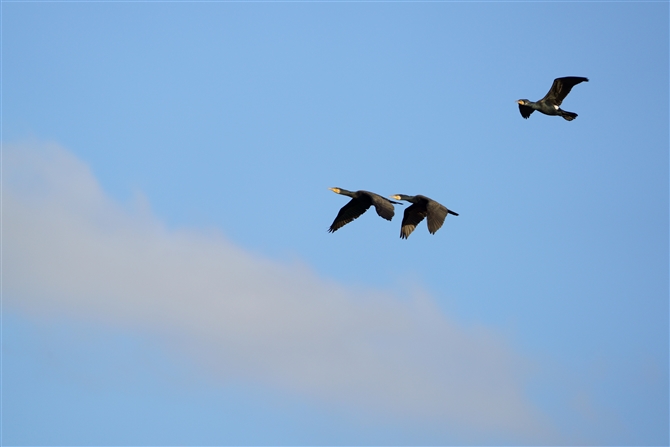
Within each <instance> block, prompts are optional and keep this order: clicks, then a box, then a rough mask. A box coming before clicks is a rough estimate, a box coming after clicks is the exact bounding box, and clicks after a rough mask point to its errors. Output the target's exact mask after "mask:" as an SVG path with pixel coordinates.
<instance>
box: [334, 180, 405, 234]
mask: <svg viewBox="0 0 670 447" xmlns="http://www.w3.org/2000/svg"><path fill="white" fill-rule="evenodd" d="M329 189H330V190H331V191H333V192H334V193H336V194H342V195H345V196H349V197H351V200H350V201H349V203H347V204H346V205H344V206H343V207H342V209H340V212H339V213H337V217H335V220H334V221H333V223H332V225H331V226H330V228H329V229H328V232H329V233H333V232H335V231H337V230H338V229H340V228H342V227H343V226H345V225H346V224H348V223H349V222H351V221H352V220H354V219H356V218H357V217H359V216H360V215H361V214H363V213H364V212H366V211H367V210H368V208H370V207H371V206H372V205H374V206H375V210H376V211H377V214H379V216H381V217H383V218H384V219H386V220H391V219H392V218H393V215H394V214H395V211H394V209H393V204H396V205H402V204H401V203H399V202H394V201H393V200H389V199H387V198H386V197H382V196H380V195H379V194H375V193H373V192H370V191H355V192H352V191H347V190H346V189H342V188H329Z"/></svg>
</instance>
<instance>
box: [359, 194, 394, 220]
mask: <svg viewBox="0 0 670 447" xmlns="http://www.w3.org/2000/svg"><path fill="white" fill-rule="evenodd" d="M366 194H368V195H369V196H370V200H371V201H372V204H373V205H374V206H375V209H376V210H377V214H379V215H380V216H381V217H383V218H384V219H386V220H391V219H393V216H394V215H395V210H394V209H393V204H394V203H395V204H396V205H402V203H400V202H394V201H393V200H389V199H387V198H386V197H382V196H380V195H379V194H375V193H373V192H368V193H366Z"/></svg>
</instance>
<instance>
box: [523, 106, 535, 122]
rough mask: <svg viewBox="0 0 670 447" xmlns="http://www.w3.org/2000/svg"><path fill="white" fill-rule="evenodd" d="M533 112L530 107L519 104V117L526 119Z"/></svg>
mask: <svg viewBox="0 0 670 447" xmlns="http://www.w3.org/2000/svg"><path fill="white" fill-rule="evenodd" d="M534 111H535V110H533V109H532V108H531V107H528V106H524V105H521V104H519V112H521V116H523V117H524V118H526V119H528V117H529V116H530V114H531V113H533V112H534Z"/></svg>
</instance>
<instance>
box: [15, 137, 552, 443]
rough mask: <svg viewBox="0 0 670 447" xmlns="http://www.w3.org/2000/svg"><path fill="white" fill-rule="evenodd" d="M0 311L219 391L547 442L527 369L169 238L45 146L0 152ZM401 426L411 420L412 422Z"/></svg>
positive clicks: (458, 333)
mask: <svg viewBox="0 0 670 447" xmlns="http://www.w3.org/2000/svg"><path fill="white" fill-rule="evenodd" d="M3 171H4V180H3V182H4V185H3V187H4V188H3V257H4V292H5V302H4V303H5V308H9V309H13V310H16V311H21V312H28V313H31V314H41V315H54V316H62V315H69V316H74V317H76V318H85V319H88V320H93V321H97V320H104V321H106V322H108V323H111V324H113V325H117V326H120V327H132V328H134V329H138V328H139V329H141V330H147V331H152V332H154V333H157V334H160V335H161V336H162V337H164V338H165V340H166V343H169V344H170V345H171V346H173V347H174V348H177V349H180V350H182V353H183V354H184V355H188V356H191V358H192V359H193V360H195V361H196V362H197V363H198V364H200V365H201V366H202V367H204V368H206V370H207V371H209V372H210V373H211V374H212V375H213V376H214V377H216V379H217V380H221V381H227V380H230V379H240V378H242V379H247V380H251V381H256V382H261V383H264V384H266V385H268V386H272V387H277V388H278V389H282V390H288V391H290V392H294V393H298V394H299V395H301V396H307V397H309V398H313V399H319V400H324V401H327V402H333V403H335V404H337V405H343V406H347V407H350V408H352V409H353V410H354V411H357V412H360V413H361V414H365V413H368V414H375V415H377V416H379V415H381V417H389V418H399V420H403V421H405V422H407V423H414V422H416V423H419V422H420V423H421V424H426V425H427V426H434V427H437V429H438V430H442V429H443V430H445V431H450V432H453V433H455V434H457V435H458V436H464V437H465V439H471V440H472V441H473V442H481V441H482V440H489V441H490V440H491V439H497V438H496V437H498V436H502V439H510V440H514V442H530V443H539V442H541V443H555V442H557V438H556V437H555V433H554V431H553V430H552V429H551V428H550V427H549V424H547V422H546V421H545V420H544V418H543V417H541V416H540V415H539V413H538V410H537V408H535V407H534V406H533V405H532V403H530V402H529V400H528V399H527V398H526V397H525V393H524V384H525V380H526V374H527V372H528V367H527V365H526V363H525V362H524V361H523V360H522V359H521V358H520V357H519V356H517V355H516V354H515V353H514V352H513V351H512V349H511V348H510V347H509V346H508V345H507V343H506V342H505V340H504V339H503V338H502V337H500V336H499V335H497V334H496V333H495V332H493V331H488V330H486V329H484V328H475V329H473V328H464V327H461V326H459V325H458V324H456V323H455V322H454V321H451V320H450V319H449V318H448V317H447V316H445V315H444V314H442V313H441V312H440V310H438V309H437V308H436V307H435V305H434V304H433V302H432V300H431V298H430V297H429V296H426V295H424V294H421V293H417V294H416V296H414V297H413V298H412V299H411V300H400V299H398V298H397V297H395V296H392V295H391V294H389V293H386V292H381V291H375V290H362V289H360V288H358V289H357V288H354V287H348V286H344V285H340V284H337V283H334V282H333V281H330V280H327V279H323V278H320V277H319V276H318V275H316V274H315V273H314V272H312V271H310V269H309V268H307V267H305V266H302V265H283V264H279V263H277V262H273V261H269V260H267V259H263V258H261V257H259V256H254V255H252V254H249V253H247V252H245V251H244V250H242V249H240V248H239V247H236V246H234V245H232V244H231V243H230V242H228V241H227V240H226V239H225V238H224V237H223V236H222V235H220V234H216V233H209V234H204V233H203V232H197V231H170V230H167V229H166V228H165V227H164V226H163V225H161V223H160V222H159V220H158V219H157V218H156V217H154V216H152V215H151V213H150V212H149V211H147V210H146V209H141V207H140V208H138V209H137V210H135V211H129V210H127V209H126V208H124V207H122V206H120V205H118V204H117V203H115V202H114V201H112V200H111V199H110V198H108V197H106V196H105V194H104V193H103V191H102V190H101V188H100V186H99V185H98V183H97V182H96V180H95V178H94V176H93V175H92V173H91V172H90V170H89V169H88V168H87V166H85V165H84V164H83V163H82V162H81V161H79V160H78V159H77V158H75V157H74V156H73V155H72V154H71V153H69V152H68V151H66V150H65V149H63V148H61V147H59V146H57V145H54V144H43V143H29V144H22V145H5V146H4V168H3ZM412 421H413V422H412Z"/></svg>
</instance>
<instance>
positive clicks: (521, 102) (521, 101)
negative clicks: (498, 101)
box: [516, 99, 530, 106]
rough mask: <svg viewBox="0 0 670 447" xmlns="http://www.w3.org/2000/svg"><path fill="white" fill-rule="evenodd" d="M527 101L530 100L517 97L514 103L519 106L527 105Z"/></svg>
mask: <svg viewBox="0 0 670 447" xmlns="http://www.w3.org/2000/svg"><path fill="white" fill-rule="evenodd" d="M529 102H530V101H528V100H527V99H519V100H518V101H517V102H516V103H517V104H519V105H520V106H525V105H528V103H529Z"/></svg>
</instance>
